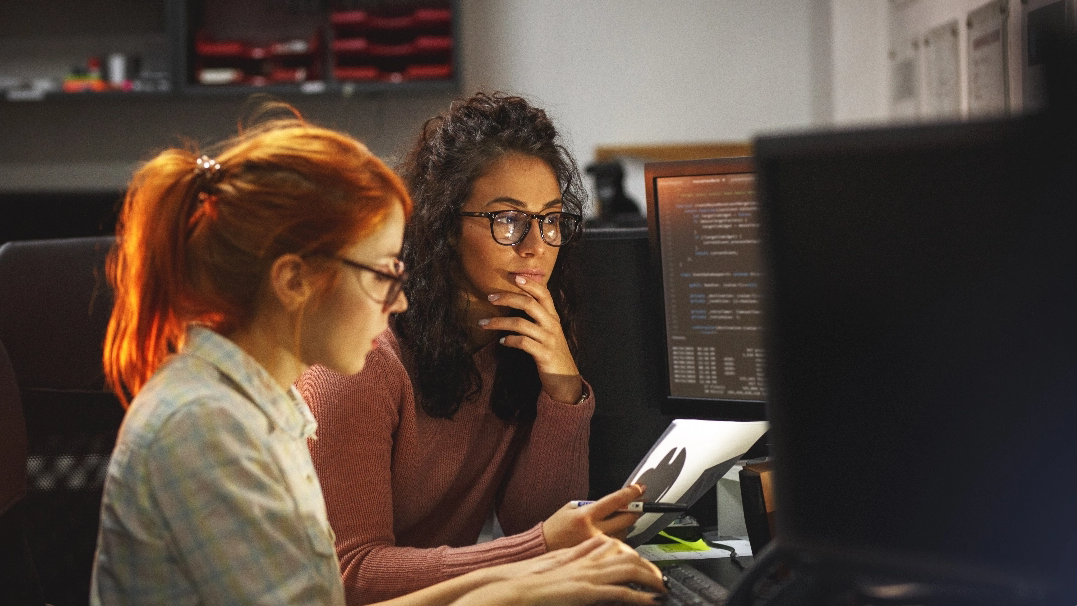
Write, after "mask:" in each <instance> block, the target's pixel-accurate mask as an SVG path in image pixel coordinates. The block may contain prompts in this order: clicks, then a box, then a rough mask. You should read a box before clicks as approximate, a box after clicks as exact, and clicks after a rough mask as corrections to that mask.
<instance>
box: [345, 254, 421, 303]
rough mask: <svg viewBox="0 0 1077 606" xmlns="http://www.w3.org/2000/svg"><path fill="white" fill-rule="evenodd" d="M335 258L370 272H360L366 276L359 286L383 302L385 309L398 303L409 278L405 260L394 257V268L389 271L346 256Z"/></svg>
mask: <svg viewBox="0 0 1077 606" xmlns="http://www.w3.org/2000/svg"><path fill="white" fill-rule="evenodd" d="M333 258H334V259H336V260H337V261H340V262H341V263H343V264H344V265H346V266H348V267H350V268H352V269H359V270H362V271H363V272H369V273H361V274H359V275H360V276H363V277H365V278H366V279H363V278H360V279H359V286H360V287H362V289H363V291H364V292H366V294H367V296H369V297H370V298H371V299H373V300H374V301H375V302H377V303H381V304H382V310H383V311H388V310H389V308H390V307H392V306H393V305H394V304H395V303H396V300H397V299H398V298H399V297H400V293H401V292H403V291H404V282H407V280H408V272H406V271H404V262H403V261H401V260H400V259H393V260H392V268H391V269H390V270H389V271H382V270H380V269H377V268H374V267H371V266H369V265H364V264H362V263H359V262H357V261H352V260H351V259H345V258H344V257H333Z"/></svg>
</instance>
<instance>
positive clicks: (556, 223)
mask: <svg viewBox="0 0 1077 606" xmlns="http://www.w3.org/2000/svg"><path fill="white" fill-rule="evenodd" d="M578 226H579V220H578V219H577V218H576V216H575V215H572V214H569V213H550V214H549V215H547V216H546V219H545V221H543V223H542V236H543V239H544V240H546V243H547V244H549V245H550V246H561V245H562V244H564V243H565V242H568V241H569V240H571V239H572V236H573V235H574V234H575V233H576V228H577V227H578Z"/></svg>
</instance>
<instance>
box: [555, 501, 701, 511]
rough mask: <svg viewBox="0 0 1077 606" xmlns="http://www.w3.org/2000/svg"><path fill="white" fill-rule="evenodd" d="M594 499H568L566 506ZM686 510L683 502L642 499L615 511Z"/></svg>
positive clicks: (572, 506) (588, 503)
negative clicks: (655, 501) (656, 501)
mask: <svg viewBox="0 0 1077 606" xmlns="http://www.w3.org/2000/svg"><path fill="white" fill-rule="evenodd" d="M591 503H594V501H569V502H568V506H569V507H571V508H573V509H575V508H577V507H583V506H584V505H590V504H591ZM687 510H688V506H687V505H685V504H684V503H644V502H643V501H632V502H631V503H629V504H628V507H626V508H624V509H618V510H617V513H684V512H685V511H687Z"/></svg>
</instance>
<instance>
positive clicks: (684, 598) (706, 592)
mask: <svg viewBox="0 0 1077 606" xmlns="http://www.w3.org/2000/svg"><path fill="white" fill-rule="evenodd" d="M662 574H663V575H664V577H665V581H666V587H667V588H668V589H669V593H668V594H667V595H666V600H665V602H664V604H665V606H682V605H684V606H721V605H722V604H725V601H726V599H727V598H729V590H728V589H726V588H725V587H722V586H721V585H719V584H718V583H717V581H715V580H713V579H711V578H710V577H708V576H707V575H705V574H703V573H702V572H700V571H699V570H697V569H696V568H694V567H692V566H691V565H690V564H685V563H680V562H678V563H676V564H672V565H670V566H666V567H664V568H662Z"/></svg>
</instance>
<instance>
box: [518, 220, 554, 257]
mask: <svg viewBox="0 0 1077 606" xmlns="http://www.w3.org/2000/svg"><path fill="white" fill-rule="evenodd" d="M528 227H529V229H528V230H527V235H525V236H524V239H523V240H520V242H519V243H518V244H517V245H516V246H515V247H514V248H515V249H516V254H518V255H520V256H521V257H533V256H535V255H541V254H544V253H545V252H546V246H547V244H546V242H544V241H543V240H542V223H541V222H540V221H539V220H538V219H536V218H534V217H532V218H531V222H530V223H528Z"/></svg>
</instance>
